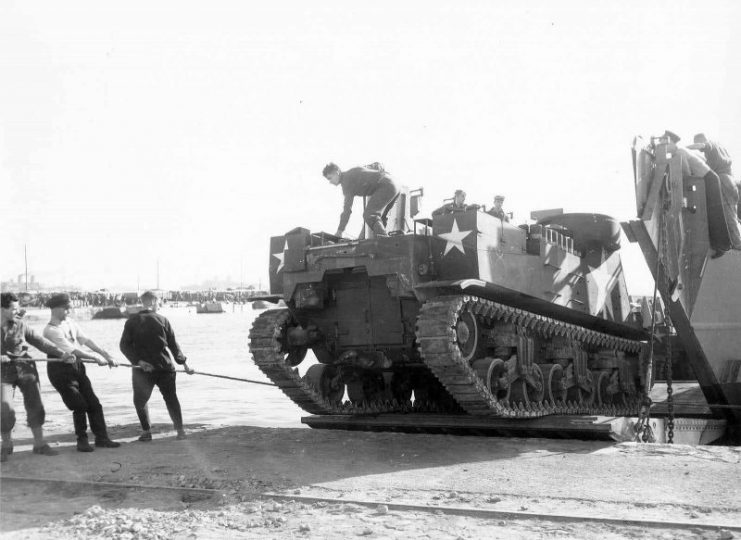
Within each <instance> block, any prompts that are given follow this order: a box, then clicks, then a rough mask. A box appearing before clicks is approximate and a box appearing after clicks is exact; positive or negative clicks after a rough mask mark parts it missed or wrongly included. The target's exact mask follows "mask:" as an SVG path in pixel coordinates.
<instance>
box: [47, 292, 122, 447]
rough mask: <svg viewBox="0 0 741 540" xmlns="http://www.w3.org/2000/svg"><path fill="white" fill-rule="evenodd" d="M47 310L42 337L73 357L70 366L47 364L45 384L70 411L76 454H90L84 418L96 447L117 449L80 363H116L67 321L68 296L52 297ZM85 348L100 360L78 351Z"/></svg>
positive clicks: (83, 366) (118, 444) (58, 363)
mask: <svg viewBox="0 0 741 540" xmlns="http://www.w3.org/2000/svg"><path fill="white" fill-rule="evenodd" d="M47 306H48V307H49V308H50V309H51V320H50V321H49V324H47V325H46V328H44V337H45V338H46V339H48V340H49V341H51V342H52V343H54V344H55V345H56V346H57V347H59V348H60V349H61V350H62V351H64V352H65V353H72V354H74V355H75V357H77V359H78V360H77V361H76V362H74V363H71V364H69V363H60V362H49V363H47V365H46V370H47V374H48V375H49V381H50V382H51V384H52V386H54V388H56V390H57V392H59V395H60V396H62V401H64V404H65V405H66V406H67V408H68V409H69V410H71V411H72V420H73V422H74V425H75V435H76V436H77V451H78V452H92V451H93V447H92V446H91V445H90V443H89V442H88V437H87V419H88V418H89V419H90V430H91V431H92V432H93V434H94V435H95V446H96V447H98V448H117V447H119V446H121V443H117V442H114V441H112V440H111V439H110V438H109V437H108V429H107V428H106V424H105V417H104V416H103V407H102V406H101V404H100V401H99V400H98V397H97V396H96V395H95V392H94V391H93V386H92V384H91V383H90V379H89V378H88V376H87V374H86V373H85V364H83V363H82V362H81V361H80V360H82V359H88V360H95V361H96V362H97V363H98V365H101V366H106V365H107V366H109V367H114V366H117V365H118V364H117V363H116V361H115V360H114V359H113V357H111V355H110V354H108V352H106V351H105V350H104V349H103V348H102V347H100V346H98V345H97V344H96V343H95V342H94V341H93V340H92V339H90V338H89V337H87V336H86V335H85V334H83V333H82V331H81V330H80V329H79V327H78V326H77V324H75V322H74V321H73V320H70V319H69V318H68V316H69V312H70V309H71V307H72V305H71V302H70V297H69V295H68V294H64V293H62V294H55V295H53V296H52V297H51V298H50V299H49V301H48V302H47ZM83 346H87V347H88V348H90V349H91V350H93V351H94V352H96V353H98V354H99V355H100V356H102V357H103V358H100V357H98V356H95V355H92V354H89V353H87V352H85V351H83V350H82V348H83Z"/></svg>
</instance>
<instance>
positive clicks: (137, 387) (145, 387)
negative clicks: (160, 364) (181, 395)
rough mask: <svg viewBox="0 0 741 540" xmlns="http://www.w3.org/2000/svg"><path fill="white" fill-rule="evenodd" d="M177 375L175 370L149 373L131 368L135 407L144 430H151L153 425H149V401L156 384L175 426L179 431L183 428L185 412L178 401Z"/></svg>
mask: <svg viewBox="0 0 741 540" xmlns="http://www.w3.org/2000/svg"><path fill="white" fill-rule="evenodd" d="M175 377H176V373H175V372H174V371H152V372H150V373H147V372H145V371H144V370H142V369H132V370H131V383H132V385H133V387H134V407H135V408H136V414H137V416H139V422H140V423H141V426H142V429H143V430H144V431H149V429H150V427H151V426H150V425H149V409H148V408H147V402H148V401H149V398H150V397H151V396H152V390H154V387H155V386H156V387H157V388H159V389H160V393H161V394H162V397H163V398H164V400H165V405H167V412H168V413H170V419H171V420H172V423H173V426H174V427H175V429H176V430H178V431H180V430H181V429H183V413H182V412H181V410H180V401H178V396H177V392H176V388H175Z"/></svg>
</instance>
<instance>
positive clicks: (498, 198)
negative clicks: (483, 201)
mask: <svg viewBox="0 0 741 540" xmlns="http://www.w3.org/2000/svg"><path fill="white" fill-rule="evenodd" d="M503 204H504V197H503V196H502V195H497V196H495V197H494V208H501V207H502V205H503Z"/></svg>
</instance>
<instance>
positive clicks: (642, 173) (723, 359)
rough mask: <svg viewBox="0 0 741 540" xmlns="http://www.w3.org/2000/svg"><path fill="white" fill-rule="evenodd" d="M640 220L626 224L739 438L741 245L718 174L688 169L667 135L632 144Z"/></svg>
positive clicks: (716, 409)
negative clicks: (740, 246) (734, 240)
mask: <svg viewBox="0 0 741 540" xmlns="http://www.w3.org/2000/svg"><path fill="white" fill-rule="evenodd" d="M633 158H634V159H633V162H634V165H635V187H636V201H637V213H638V218H639V219H637V220H633V221H629V222H626V223H623V224H622V225H623V230H624V231H625V233H626V235H627V236H628V239H629V240H630V241H632V242H637V243H638V244H639V246H640V248H641V251H642V252H643V255H644V257H645V259H646V262H647V263H648V267H649V269H650V270H651V272H652V273H653V277H654V279H655V280H656V281H657V283H658V292H659V293H660V294H661V296H662V298H663V300H664V303H665V305H666V306H667V310H668V313H669V316H670V317H671V321H672V324H673V326H674V327H675V328H676V332H677V336H678V338H679V340H680V341H681V342H682V345H683V347H684V349H685V351H686V353H687V356H688V359H689V361H690V363H691V365H692V368H693V370H694V372H695V375H696V377H697V380H698V382H699V385H700V389H701V390H702V393H703V394H704V396H705V399H706V401H707V404H708V406H709V408H710V410H711V411H712V413H713V416H714V417H716V418H722V419H725V420H727V422H728V429H729V437H730V438H731V439H732V440H738V439H739V438H741V252H739V251H733V250H730V251H728V247H729V242H728V237H729V227H738V223H735V222H733V221H728V220H727V218H726V217H725V216H724V215H723V211H722V207H723V195H722V193H721V190H720V188H719V185H717V184H718V182H717V179H706V178H696V177H692V176H686V175H685V174H684V173H683V162H682V159H683V155H682V151H681V150H678V149H677V147H676V145H673V144H671V143H670V141H669V140H668V139H667V138H665V137H658V138H653V139H651V141H650V142H649V143H648V144H647V143H646V142H645V141H644V140H643V139H641V138H636V140H635V141H634V145H633Z"/></svg>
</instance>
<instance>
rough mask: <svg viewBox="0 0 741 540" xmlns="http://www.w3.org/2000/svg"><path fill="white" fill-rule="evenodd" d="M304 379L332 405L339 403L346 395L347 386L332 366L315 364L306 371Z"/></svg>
mask: <svg viewBox="0 0 741 540" xmlns="http://www.w3.org/2000/svg"><path fill="white" fill-rule="evenodd" d="M304 379H305V380H306V382H308V383H309V384H311V385H312V386H313V387H314V389H315V390H316V391H317V392H318V393H319V394H320V395H321V396H322V397H323V398H324V399H326V400H327V401H329V402H331V403H339V402H340V401H342V397H343V396H344V395H345V385H344V384H343V383H342V379H341V378H340V374H339V373H338V371H337V370H336V369H335V368H334V367H332V366H325V365H324V364H314V365H313V366H311V367H310V368H309V369H308V370H307V371H306V375H304Z"/></svg>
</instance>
